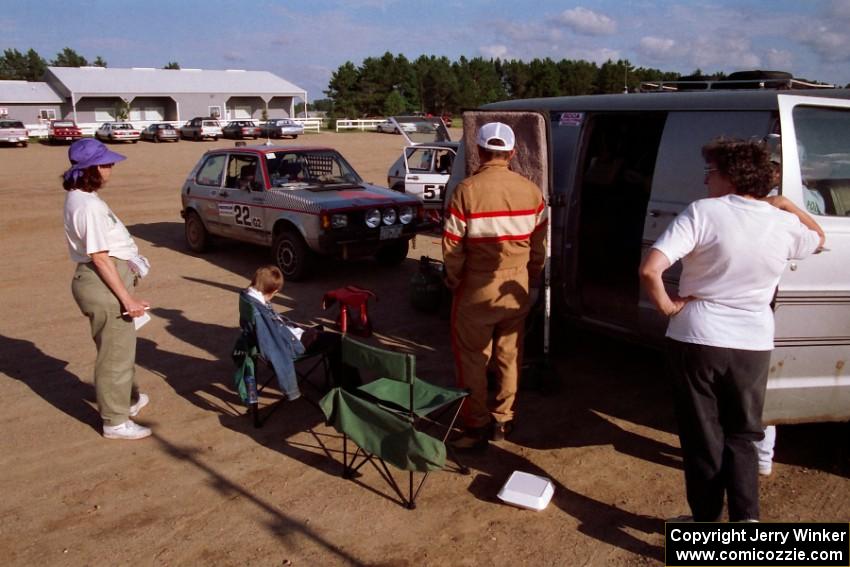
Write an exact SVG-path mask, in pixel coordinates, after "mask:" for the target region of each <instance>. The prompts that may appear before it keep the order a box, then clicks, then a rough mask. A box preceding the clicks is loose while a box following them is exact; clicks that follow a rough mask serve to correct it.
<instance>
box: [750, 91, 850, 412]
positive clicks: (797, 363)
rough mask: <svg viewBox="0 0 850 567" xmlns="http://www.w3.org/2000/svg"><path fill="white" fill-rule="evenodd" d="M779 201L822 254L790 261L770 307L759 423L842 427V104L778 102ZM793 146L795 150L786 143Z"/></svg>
mask: <svg viewBox="0 0 850 567" xmlns="http://www.w3.org/2000/svg"><path fill="white" fill-rule="evenodd" d="M778 100H779V119H780V127H781V138H782V146H781V148H782V194H783V195H784V196H786V197H788V198H789V199H791V200H792V201H794V202H795V203H796V204H797V205H798V206H800V207H801V208H804V209H805V208H806V204H807V201H808V200H809V199H808V198H807V197H808V195H807V194H809V195H810V194H811V193H812V192H816V193H818V194H819V195H820V196H821V199H819V201H820V202H821V203H823V204H824V205H825V209H824V210H821V211H820V213H819V214H815V215H813V216H814V218H815V220H816V221H817V222H818V224H820V226H821V227H822V228H823V230H824V232H825V233H826V244H825V249H824V250H823V251H822V252H820V253H818V254H814V255H812V256H810V257H808V258H806V259H803V260H793V261H791V262H790V263H789V264H788V266H787V267H786V270H785V273H784V274H783V275H782V278H781V280H780V282H779V289H778V291H777V294H776V300H775V307H774V312H775V317H776V339H775V345H776V348H775V349H774V351H773V355H772V357H771V368H770V374H769V377H768V396H767V399H766V402H765V419H768V420H771V421H778V422H789V421H791V422H793V421H803V420H805V421H820V420H829V421H835V420H842V421H843V420H847V419H850V368H848V359H850V269H848V267H850V216H848V213H850V209H848V207H847V205H850V101H847V100H836V99H824V98H814V97H802V96H793V95H778ZM789 140H793V141H794V142H795V143H789Z"/></svg>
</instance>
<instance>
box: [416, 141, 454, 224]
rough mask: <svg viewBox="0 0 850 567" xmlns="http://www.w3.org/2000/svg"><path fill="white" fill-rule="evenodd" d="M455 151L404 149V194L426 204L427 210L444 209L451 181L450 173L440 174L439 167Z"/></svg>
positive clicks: (430, 148) (424, 148)
mask: <svg viewBox="0 0 850 567" xmlns="http://www.w3.org/2000/svg"><path fill="white" fill-rule="evenodd" d="M447 154H450V156H451V159H452V160H453V159H454V155H455V153H454V150H451V149H448V148H441V147H434V146H411V147H407V148H405V149H404V168H405V174H404V192H405V193H408V194H410V195H413V196H415V197H417V198H418V199H420V200H421V201H422V202H423V203H425V208H426V209H441V208H442V207H443V192H444V191H445V188H446V182H447V181H448V180H449V173H448V172H438V171H437V166H438V164H439V163H440V162H441V160H443V159H444V156H445V155H447Z"/></svg>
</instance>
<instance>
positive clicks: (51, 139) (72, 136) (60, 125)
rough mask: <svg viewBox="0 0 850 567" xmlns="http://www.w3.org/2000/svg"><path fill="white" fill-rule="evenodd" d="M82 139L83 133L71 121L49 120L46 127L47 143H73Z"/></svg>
mask: <svg viewBox="0 0 850 567" xmlns="http://www.w3.org/2000/svg"><path fill="white" fill-rule="evenodd" d="M82 137H83V131H82V130H80V129H79V128H78V127H77V123H76V122H74V121H73V120H51V121H50V125H49V126H48V127H47V143H49V144H55V143H56V142H73V141H74V140H79V139H80V138H82Z"/></svg>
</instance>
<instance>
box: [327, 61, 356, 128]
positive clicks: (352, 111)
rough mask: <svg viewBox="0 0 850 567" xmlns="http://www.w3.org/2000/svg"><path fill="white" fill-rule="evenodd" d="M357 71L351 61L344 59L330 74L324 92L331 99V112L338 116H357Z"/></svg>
mask: <svg viewBox="0 0 850 567" xmlns="http://www.w3.org/2000/svg"><path fill="white" fill-rule="evenodd" d="M358 80H359V73H358V71H357V67H355V66H354V63H352V62H351V61H346V62H345V63H344V64H343V65H341V66H340V67H339V69H337V70H336V71H334V72H333V74H332V75H331V80H330V82H328V89H327V90H326V91H324V93H325V94H326V95H327V96H328V98H330V99H331V100H332V101H333V113H334V116H338V117H343V116H344V117H349V118H350V117H353V116H359V115H360V112H358V109H357V100H356V99H357V93H358Z"/></svg>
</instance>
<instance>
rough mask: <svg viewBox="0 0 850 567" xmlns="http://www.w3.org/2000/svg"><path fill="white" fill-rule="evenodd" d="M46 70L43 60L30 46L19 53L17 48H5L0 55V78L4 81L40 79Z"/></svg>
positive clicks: (45, 63) (45, 62)
mask: <svg viewBox="0 0 850 567" xmlns="http://www.w3.org/2000/svg"><path fill="white" fill-rule="evenodd" d="M46 70H47V61H45V60H44V59H43V58H42V57H41V56H40V55H39V54H38V53H36V52H35V50H33V49H32V48H30V50H29V51H27V52H26V54H23V53H21V52H20V51H18V50H17V49H6V50H5V51H3V55H2V56H0V79H2V80H6V81H40V80H41V79H42V77H43V76H44V72H45V71H46Z"/></svg>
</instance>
